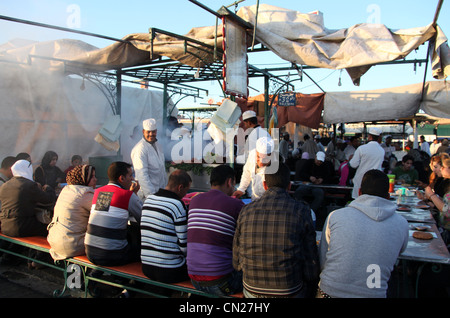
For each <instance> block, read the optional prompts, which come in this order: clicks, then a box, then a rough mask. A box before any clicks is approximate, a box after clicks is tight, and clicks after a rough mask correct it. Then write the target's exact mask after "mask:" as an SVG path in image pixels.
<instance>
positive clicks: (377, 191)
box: [361, 169, 389, 198]
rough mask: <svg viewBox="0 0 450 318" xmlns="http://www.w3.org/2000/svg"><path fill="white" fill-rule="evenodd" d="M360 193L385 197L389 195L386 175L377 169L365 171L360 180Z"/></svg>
mask: <svg viewBox="0 0 450 318" xmlns="http://www.w3.org/2000/svg"><path fill="white" fill-rule="evenodd" d="M361 193H362V194H368V195H374V196H377V197H380V198H387V197H388V196H389V178H388V176H387V175H386V174H385V173H384V172H383V171H380V170H377V169H372V170H369V171H367V172H366V173H365V174H364V176H363V179H362V181H361Z"/></svg>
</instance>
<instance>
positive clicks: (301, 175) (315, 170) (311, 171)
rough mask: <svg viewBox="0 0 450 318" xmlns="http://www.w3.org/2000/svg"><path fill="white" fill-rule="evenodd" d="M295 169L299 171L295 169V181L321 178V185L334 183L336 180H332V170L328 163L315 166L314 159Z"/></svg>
mask: <svg viewBox="0 0 450 318" xmlns="http://www.w3.org/2000/svg"><path fill="white" fill-rule="evenodd" d="M297 168H299V169H298V171H297V169H296V173H295V175H296V180H299V181H310V180H309V178H310V177H311V176H313V177H316V178H322V179H323V184H334V183H336V182H335V181H336V180H335V178H334V176H335V173H334V168H333V166H332V165H331V162H329V161H325V162H323V163H322V164H321V165H320V166H318V165H316V164H315V159H308V160H306V161H305V162H304V163H303V165H302V166H300V167H297ZM297 178H298V179H297Z"/></svg>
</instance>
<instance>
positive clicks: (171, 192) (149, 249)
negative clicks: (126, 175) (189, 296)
mask: <svg viewBox="0 0 450 318" xmlns="http://www.w3.org/2000/svg"><path fill="white" fill-rule="evenodd" d="M191 183H192V180H191V177H190V176H189V174H188V173H187V172H186V171H184V170H175V171H174V172H172V173H171V174H170V176H169V182H168V183H167V186H166V187H165V188H164V189H159V190H158V191H157V192H156V193H155V194H151V195H149V196H147V198H146V199H145V202H144V205H143V207H142V217H141V260H142V271H143V272H144V274H145V275H146V276H147V277H149V278H150V279H153V280H156V281H159V282H163V283H168V284H172V283H177V282H182V281H186V280H189V276H188V274H187V266H186V250H187V247H186V246H187V215H186V206H185V205H184V203H183V201H182V200H181V199H182V198H183V197H184V196H185V195H186V193H187V192H188V190H189V188H190V186H191Z"/></svg>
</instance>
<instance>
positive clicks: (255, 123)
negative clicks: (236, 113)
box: [244, 117, 258, 125]
mask: <svg viewBox="0 0 450 318" xmlns="http://www.w3.org/2000/svg"><path fill="white" fill-rule="evenodd" d="M244 121H248V122H250V123H252V124H253V125H258V118H256V117H250V118H247V119H246V120H244Z"/></svg>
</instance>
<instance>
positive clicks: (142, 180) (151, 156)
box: [131, 118, 167, 200]
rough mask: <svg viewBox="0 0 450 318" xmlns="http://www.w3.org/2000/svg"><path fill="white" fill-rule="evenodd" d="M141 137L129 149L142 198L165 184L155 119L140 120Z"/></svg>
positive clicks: (161, 152) (161, 149)
mask: <svg viewBox="0 0 450 318" xmlns="http://www.w3.org/2000/svg"><path fill="white" fill-rule="evenodd" d="M142 128H143V129H142V135H143V136H142V139H141V140H140V141H139V142H138V143H137V144H136V145H135V146H134V147H133V149H132V150H131V160H132V162H133V167H134V171H135V174H136V176H135V179H136V180H139V184H140V186H141V188H140V190H139V192H138V195H139V197H140V198H141V199H142V200H144V199H145V198H146V197H147V196H148V195H150V194H154V193H155V192H157V191H158V190H159V189H160V188H164V187H165V186H166V185H167V174H166V167H165V158H164V150H163V148H162V147H161V145H160V144H159V143H158V141H157V139H156V135H157V129H156V121H155V119H153V118H149V119H146V120H144V121H143V122H142Z"/></svg>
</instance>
